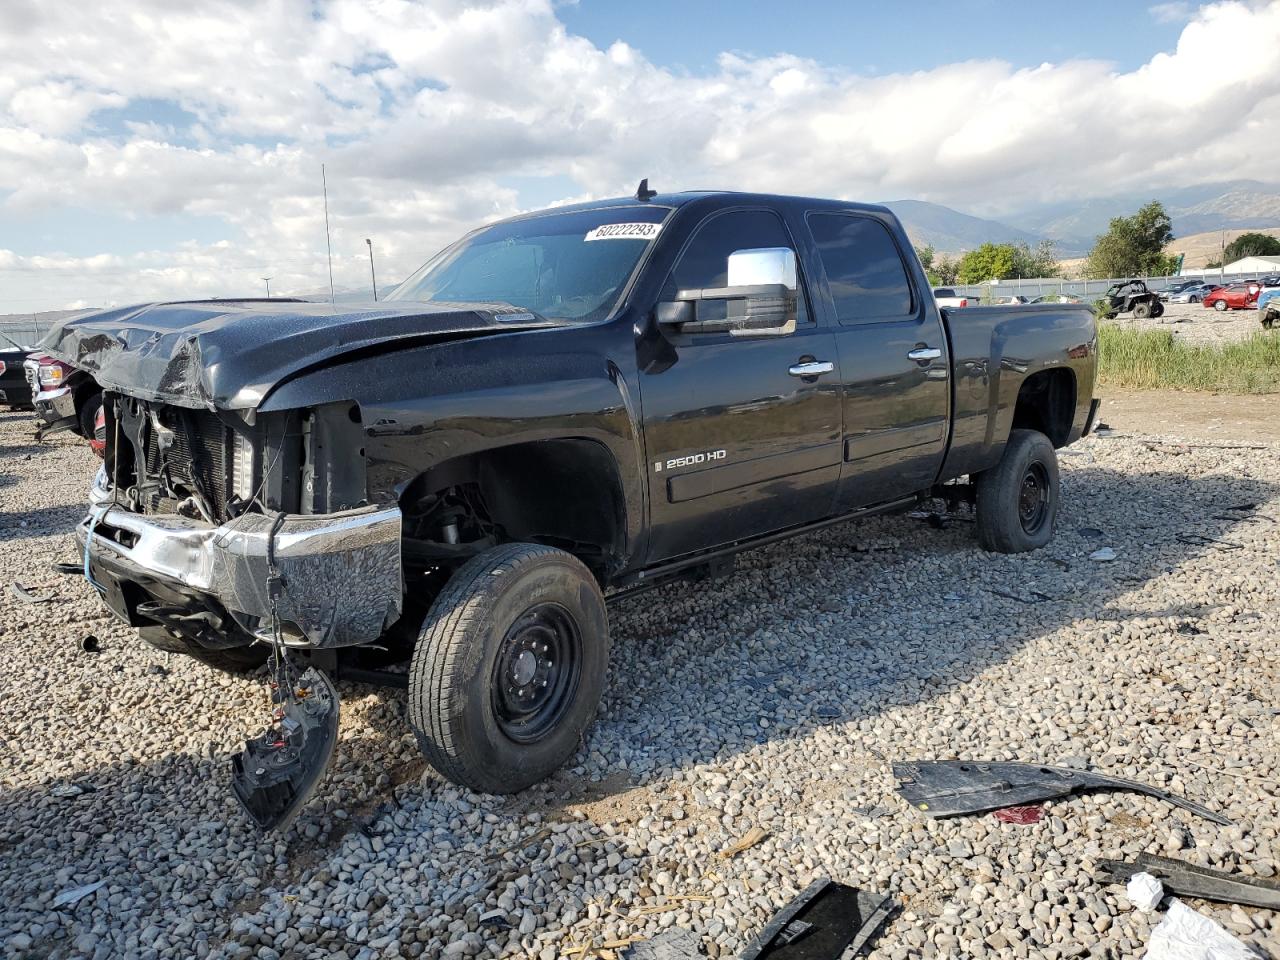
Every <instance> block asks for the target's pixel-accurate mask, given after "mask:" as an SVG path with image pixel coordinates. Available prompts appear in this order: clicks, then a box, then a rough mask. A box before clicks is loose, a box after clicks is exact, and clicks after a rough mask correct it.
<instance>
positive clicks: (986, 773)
mask: <svg viewBox="0 0 1280 960" xmlns="http://www.w3.org/2000/svg"><path fill="white" fill-rule="evenodd" d="M893 775H894V776H895V777H896V778H897V779H898V793H899V794H901V795H902V797H903V799H905V800H906V801H907V802H908V803H910V804H911V805H912V806H913V807H915V808H916V809H917V810H922V811H924V812H925V813H927V814H928V815H929V816H931V817H954V816H960V815H963V814H970V813H986V812H987V811H988V810H997V809H999V808H1001V807H1009V806H1017V805H1020V804H1027V803H1037V802H1040V801H1043V800H1053V799H1055V798H1057V797H1065V796H1068V795H1069V794H1072V793H1076V792H1078V791H1081V790H1131V791H1133V792H1134V793H1141V794H1145V795H1146V796H1149V797H1155V798H1157V799H1159V800H1164V801H1165V802H1167V803H1171V804H1173V805H1174V806H1175V807H1181V808H1182V809H1184V810H1187V811H1190V812H1191V813H1194V814H1195V815H1196V816H1198V817H1203V818H1204V819H1206V820H1210V821H1212V822H1213V823H1219V824H1222V825H1223V826H1230V825H1231V821H1230V820H1228V819H1227V818H1226V817H1224V816H1222V815H1221V814H1217V813H1214V812H1213V811H1212V810H1210V809H1209V808H1208V807H1202V806H1201V805H1200V804H1198V803H1193V802H1192V801H1190V800H1186V799H1183V798H1182V797H1179V796H1177V795H1175V794H1172V793H1168V792H1167V791H1164V790H1161V789H1159V788H1158V787H1152V786H1149V785H1148V784H1145V783H1139V782H1138V781H1136V780H1126V779H1124V778H1122V777H1109V776H1106V775H1105V774H1100V773H1094V772H1092V771H1085V770H1071V769H1068V768H1067V767H1042V766H1038V765H1037V764H1034V763H1012V762H994V763H986V762H984V761H973V760H922V761H912V762H910V763H895V764H894V765H893Z"/></svg>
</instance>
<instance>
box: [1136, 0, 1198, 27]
mask: <svg viewBox="0 0 1280 960" xmlns="http://www.w3.org/2000/svg"><path fill="white" fill-rule="evenodd" d="M1147 12H1148V13H1149V14H1151V16H1152V17H1154V18H1155V19H1156V20H1157V21H1158V22H1159V23H1186V22H1187V21H1188V20H1190V19H1191V17H1192V16H1193V15H1194V14H1195V6H1194V5H1193V4H1191V3H1187V2H1182V0H1175V2H1173V3H1157V4H1153V5H1152V6H1150V7H1147Z"/></svg>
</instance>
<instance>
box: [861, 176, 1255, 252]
mask: <svg viewBox="0 0 1280 960" xmlns="http://www.w3.org/2000/svg"><path fill="white" fill-rule="evenodd" d="M1153 199H1154V200H1159V201H1160V202H1161V203H1163V204H1164V207H1165V210H1166V211H1168V213H1169V217H1170V219H1171V220H1172V221H1173V234H1174V236H1175V237H1180V236H1189V235H1191V234H1199V233H1205V232H1207V231H1211V230H1233V229H1242V228H1250V227H1276V226H1280V184H1268V183H1262V182H1260V181H1257V180H1232V181H1226V182H1221V183H1206V184H1200V185H1197V186H1192V187H1181V188H1178V189H1174V190H1153V191H1149V192H1147V193H1126V194H1118V195H1116V196H1112V197H1104V198H1097V199H1092V200H1085V201H1066V202H1060V203H1050V204H1043V205H1040V206H1036V207H1031V208H1027V209H1024V210H1019V211H1015V212H1013V213H1010V214H1007V215H1005V216H1002V217H1001V218H1000V219H999V220H994V219H987V218H983V217H975V216H971V215H969V214H966V213H961V212H959V211H958V210H953V209H951V208H950V207H944V206H942V205H941V204H938V203H930V202H928V201H925V200H891V201H888V202H887V203H886V204H885V206H887V207H889V208H890V209H891V210H893V212H894V213H896V214H897V215H898V218H899V219H900V220H902V223H903V225H904V226H905V227H906V229H907V233H908V235H910V237H911V240H912V242H913V243H915V244H916V245H917V246H926V245H932V246H933V248H934V249H935V250H937V251H938V252H940V253H949V254H953V255H954V254H958V253H962V252H964V251H965V250H972V249H973V248H974V247H977V246H980V245H981V244H983V243H1018V242H1023V243H1028V244H1035V243H1036V242H1037V241H1040V240H1044V239H1049V240H1053V241H1054V242H1055V243H1056V244H1057V254H1058V256H1059V257H1063V258H1069V257H1080V256H1084V255H1085V254H1087V253H1088V252H1089V249H1090V248H1091V247H1092V246H1093V243H1094V240H1095V238H1096V237H1097V236H1098V234H1100V233H1105V232H1106V230H1107V227H1108V225H1109V224H1110V221H1111V218H1112V217H1120V216H1128V215H1130V214H1133V213H1135V212H1136V211H1137V209H1138V208H1139V207H1140V206H1142V205H1143V204H1144V203H1147V202H1148V201H1150V200H1153ZM1174 246H1175V247H1176V246H1177V245H1176V243H1175V244H1174Z"/></svg>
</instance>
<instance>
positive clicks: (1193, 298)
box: [1189, 293, 1200, 303]
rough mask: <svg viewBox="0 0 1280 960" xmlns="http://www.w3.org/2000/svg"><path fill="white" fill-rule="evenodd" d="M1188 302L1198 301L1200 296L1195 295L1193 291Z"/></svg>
mask: <svg viewBox="0 0 1280 960" xmlns="http://www.w3.org/2000/svg"><path fill="white" fill-rule="evenodd" d="M1189 302H1190V303H1199V302H1200V298H1199V297H1198V296H1196V295H1195V294H1194V293H1193V294H1192V295H1191V298H1190V300H1189Z"/></svg>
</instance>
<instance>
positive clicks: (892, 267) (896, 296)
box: [808, 213, 915, 323]
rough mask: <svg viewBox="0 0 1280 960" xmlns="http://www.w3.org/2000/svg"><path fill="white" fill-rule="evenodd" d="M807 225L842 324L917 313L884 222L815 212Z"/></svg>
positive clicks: (904, 272)
mask: <svg viewBox="0 0 1280 960" xmlns="http://www.w3.org/2000/svg"><path fill="white" fill-rule="evenodd" d="M808 222H809V230H810V232H811V233H812V234H813V239H814V243H815V244H816V245H817V248H818V256H819V257H820V258H821V259H822V266H823V268H824V269H825V270H826V273H827V283H828V285H829V286H830V289H831V299H832V302H833V303H834V305H835V311H836V318H837V319H838V320H839V321H840V322H841V323H865V322H869V321H873V320H894V319H901V318H903V317H908V316H911V315H912V314H914V313H915V298H914V296H913V295H912V291H911V281H910V279H909V278H908V275H907V267H906V264H905V263H903V261H902V255H901V254H900V253H899V252H898V245H897V244H896V243H894V241H893V236H892V235H891V234H890V233H889V231H888V230H887V229H886V228H885V226H884V224H882V223H881V222H880V221H879V220H874V219H872V218H870V217H859V216H854V215H851V214H843V213H811V214H809V216H808Z"/></svg>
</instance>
